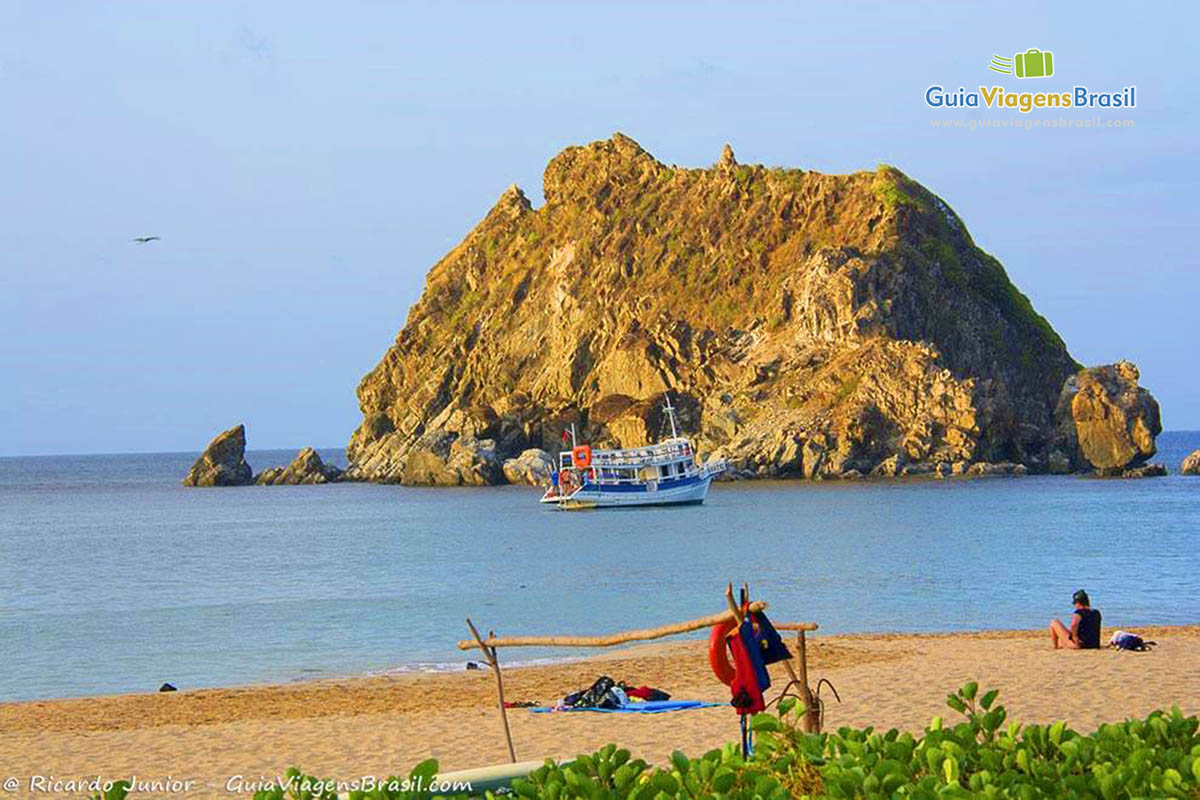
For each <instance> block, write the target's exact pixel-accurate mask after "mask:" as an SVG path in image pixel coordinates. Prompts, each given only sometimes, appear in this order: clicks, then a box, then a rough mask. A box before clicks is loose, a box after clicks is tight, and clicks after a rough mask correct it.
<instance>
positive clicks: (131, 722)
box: [0, 626, 1200, 797]
mask: <svg viewBox="0 0 1200 800" xmlns="http://www.w3.org/2000/svg"><path fill="white" fill-rule="evenodd" d="M1139 630H1140V631H1141V632H1142V633H1144V634H1145V635H1147V637H1148V638H1151V639H1155V640H1157V641H1158V643H1159V646H1158V647H1157V648H1156V649H1155V650H1154V651H1153V652H1151V653H1138V654H1131V653H1116V652H1113V651H1101V652H1094V651H1092V652H1078V651H1076V652H1070V651H1061V652H1054V651H1052V650H1050V649H1049V645H1048V643H1047V638H1046V636H1045V634H1044V633H1042V632H1040V631H995V632H983V633H955V634H940V635H897V634H888V635H859V636H821V635H811V636H810V640H809V641H810V645H809V662H810V675H811V678H812V680H813V681H814V682H815V681H816V680H817V679H819V678H828V679H829V680H830V681H831V682H832V683H833V685H834V686H836V688H837V690H838V692H839V693H840V694H841V698H842V702H841V703H837V702H833V699H832V696H831V695H830V693H829V692H828V690H826V691H824V693H823V694H824V696H825V698H826V699H827V700H828V701H829V705H828V706H827V710H826V727H827V728H831V727H837V726H839V725H866V724H872V725H875V726H876V727H879V728H890V727H899V728H903V729H908V730H913V731H919V730H921V729H922V728H923V727H924V726H925V725H926V724H927V723H928V721H929V719H930V718H931V717H932V716H934V715H938V714H946V713H948V709H946V708H945V705H944V698H945V695H946V693H947V691H949V690H951V689H953V688H956V687H957V686H959V685H960V684H962V683H964V682H966V681H968V680H972V679H975V680H978V681H980V682H981V684H983V685H984V686H987V687H996V688H999V689H1000V690H1001V696H1000V697H1001V702H1003V703H1004V704H1006V705H1007V706H1008V709H1009V712H1010V717H1011V718H1014V719H1018V720H1022V721H1027V722H1047V721H1051V720H1055V719H1060V718H1061V719H1066V720H1067V721H1068V722H1069V723H1070V724H1071V725H1072V726H1074V727H1077V728H1081V729H1089V728H1091V727H1093V726H1095V725H1096V724H1097V723H1099V722H1101V721H1105V720H1117V719H1123V718H1125V717H1128V716H1143V715H1145V714H1147V713H1148V712H1150V711H1152V710H1154V709H1155V708H1164V707H1165V708H1169V707H1170V706H1171V705H1172V704H1175V703H1178V704H1179V705H1180V706H1181V707H1182V708H1183V710H1184V712H1185V713H1189V714H1195V713H1197V712H1200V671H1198V670H1196V668H1195V666H1196V664H1197V663H1200V626H1198V627H1171V628H1143V629H1139ZM1107 633H1108V632H1107V631H1106V635H1107ZM467 657H472V656H470V655H468V656H467ZM464 660H465V659H464ZM602 674H604V675H609V676H612V677H613V678H614V679H616V680H621V681H626V682H628V683H633V684H649V685H652V686H656V687H660V688H663V689H665V690H667V691H669V692H670V693H671V694H672V695H673V696H674V697H675V698H678V699H697V700H712V701H718V702H725V701H727V700H728V695H727V693H726V690H725V688H724V687H723V686H722V685H720V684H719V683H717V682H716V680H715V679H714V678H713V677H712V675H711V673H710V672H709V669H708V665H707V660H706V656H705V643H704V642H701V641H694V640H688V641H683V642H673V643H662V644H652V645H644V646H640V647H635V648H631V649H625V650H621V651H617V652H609V653H605V654H603V655H601V656H598V657H594V658H589V659H586V660H580V661H574V662H570V663H559V664H552V665H542V666H530V667H523V668H513V669H509V670H506V671H505V678H506V681H505V682H506V690H507V694H508V697H509V699H511V700H518V701H519V700H533V701H539V702H543V703H548V702H552V701H553V700H555V699H556V698H558V697H561V696H562V695H563V694H566V693H568V692H570V691H572V690H575V689H578V688H582V687H585V686H587V685H588V684H590V683H591V682H592V681H593V680H594V679H595V678H596V677H597V676H599V675H602ZM774 677H775V679H776V681H777V684H779V685H782V682H783V678H782V671H779V674H778V675H775V676H774ZM770 696H771V695H770V694H769V695H768V697H770ZM510 718H511V721H512V728H513V737H514V740H515V742H516V748H517V756H518V758H520V759H522V760H525V759H540V758H543V757H551V756H558V757H561V756H570V755H573V754H575V753H579V752H583V751H587V750H591V749H594V748H596V747H599V746H601V745H603V744H605V743H607V742H610V741H616V742H618V743H620V744H621V745H623V746H625V747H629V748H630V749H632V750H633V751H634V752H635V754H637V755H640V756H641V757H644V758H646V759H647V760H651V761H655V760H663V759H665V758H666V757H667V756H668V755H669V754H670V752H671V751H672V750H674V749H677V748H678V749H682V750H684V751H685V752H689V753H693V754H696V753H701V752H703V751H705V750H707V749H709V748H711V747H714V746H717V745H720V744H722V743H723V742H726V741H731V740H733V739H734V738H736V735H737V723H736V717H735V715H734V714H733V712H732V710H731V709H729V708H728V707H721V708H709V709H701V710H688V711H680V712H674V713H669V714H661V715H636V714H600V713H590V712H589V713H555V714H545V715H539V714H532V713H530V712H528V711H525V710H522V709H514V710H512V711H510ZM431 756H432V757H435V758H437V759H439V761H440V762H441V764H442V767H443V768H444V769H446V770H454V769H463V768H468V767H473V766H482V765H486V764H492V763H499V762H502V761H504V760H505V759H506V753H505V746H504V740H503V736H502V733H501V728H500V722H499V719H498V715H497V712H496V708H495V694H494V681H493V677H492V675H491V674H490V673H489V672H487V671H466V670H464V671H463V672H461V673H452V674H428V673H421V674H401V675H395V676H387V677H372V678H353V679H345V680H324V681H315V682H309V683H295V684H286V685H277V686H253V687H242V688H229V689H203V690H194V691H181V692H178V693H174V694H156V693H155V694H137V695H118V696H109V697H96V698H81V699H69V700H53V701H40V702H25V703H8V704H0V764H3V766H4V772H5V773H6V774H5V777H7V776H9V775H12V776H16V777H17V779H18V781H19V782H20V788H19V789H18V790H17V792H15V794H16V796H23V795H29V794H37V792H31V791H30V788H31V784H30V783H29V780H30V777H31V776H53V779H55V780H63V779H66V780H69V779H73V778H80V777H92V776H96V775H101V776H103V777H105V778H120V777H128V776H130V775H136V776H138V779H139V780H162V779H166V778H168V777H170V778H171V779H173V780H175V781H180V782H183V783H184V784H185V785H186V786H187V787H188V791H185V792H183V794H187V795H189V796H196V797H210V796H228V795H229V794H230V793H231V790H232V791H233V793H236V791H237V790H238V789H245V788H248V787H250V786H251V784H252V783H253V782H255V781H259V780H264V779H270V778H272V777H273V776H275V775H277V774H279V773H281V772H282V771H283V770H285V769H286V768H287V767H289V766H292V765H296V766H300V767H302V768H303V769H304V770H305V771H307V772H309V773H310V774H316V775H319V776H322V777H336V778H339V779H347V780H349V779H353V778H357V777H359V776H362V775H387V774H396V773H399V772H402V771H405V770H406V769H407V768H408V767H410V766H411V765H413V764H415V763H416V762H418V761H420V760H422V759H425V758H428V757H431ZM238 776H240V778H239V777H238ZM231 781H232V782H231ZM188 782H191V783H188ZM176 788H178V786H177V787H176Z"/></svg>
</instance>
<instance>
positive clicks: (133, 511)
mask: <svg viewBox="0 0 1200 800" xmlns="http://www.w3.org/2000/svg"><path fill="white" fill-rule="evenodd" d="M1197 448H1200V432H1169V433H1164V434H1163V435H1162V436H1161V437H1160V438H1159V455H1158V457H1157V458H1156V459H1155V460H1156V461H1160V462H1162V463H1165V464H1167V465H1168V467H1169V469H1171V471H1172V472H1173V473H1174V472H1175V471H1176V470H1177V468H1178V465H1179V462H1180V461H1181V460H1182V458H1183V457H1184V456H1185V455H1186V454H1187V453H1188V452H1190V451H1191V450H1193V449H1197ZM292 455H293V453H292V452H291V451H259V452H251V453H249V454H248V455H247V458H248V460H249V461H250V463H251V464H253V465H254V466H255V467H256V468H262V467H264V466H267V465H270V464H282V463H287V461H288V460H290V458H291V456H292ZM322 456H323V457H325V458H326V459H327V460H331V461H333V462H334V463H342V464H344V454H343V453H342V452H341V451H338V450H327V451H322ZM194 458H195V454H194V453H170V454H153V455H104V456H54V457H30V458H3V459H0V652H3V654H4V668H3V669H2V670H0V700H27V699H34V698H52V697H68V696H81V695H94V694H104V693H113V692H141V691H153V690H155V689H157V688H158V686H159V685H160V684H161V683H162V682H164V681H169V682H171V683H173V684H175V685H176V686H178V687H180V688H181V689H191V688H197V687H210V686H227V685H237V684H250V683H264V682H287V681H294V680H302V679H308V678H320V677H331V676H348V675H363V674H371V673H380V672H387V671H392V670H412V669H462V668H463V664H464V663H465V662H466V661H467V660H472V659H477V658H478V653H477V652H467V653H463V652H460V651H458V650H457V649H456V647H455V643H456V642H457V641H458V640H459V639H462V638H466V637H467V636H468V635H469V634H468V631H467V628H466V625H465V623H464V619H465V618H466V617H468V616H470V617H471V618H472V619H473V620H475V621H476V623H477V625H478V626H479V627H480V628H481V629H482V630H484V631H486V630H488V629H495V630H496V632H497V633H498V634H552V633H589V634H590V633H596V634H599V633H606V632H612V631H616V630H621V629H626V628H634V627H648V626H654V625H660V624H665V623H668V622H674V621H678V620H683V619H688V618H692V617H696V616H702V615H705V614H710V613H714V612H717V611H720V610H722V608H723V607H724V605H723V602H724V601H723V599H722V596H721V593H722V591H723V589H724V586H725V584H726V582H727V581H733V582H734V583H735V584H740V583H741V582H742V581H748V582H749V583H750V585H751V591H752V594H753V595H754V597H755V598H758V599H765V600H767V601H769V602H770V603H771V607H772V609H773V610H772V616H773V617H774V618H775V619H777V620H790V621H804V620H812V621H816V622H818V623H820V625H821V631H822V632H830V633H844V632H867V631H953V630H967V629H984V628H1029V627H1034V628H1037V627H1042V626H1044V625H1046V624H1047V623H1048V621H1049V619H1050V618H1051V617H1053V616H1058V617H1060V618H1064V619H1065V618H1066V617H1068V616H1069V614H1070V611H1071V608H1070V597H1071V593H1072V592H1073V591H1074V590H1075V589H1077V588H1080V587H1085V588H1086V589H1087V590H1088V591H1089V592H1090V593H1091V595H1092V598H1093V602H1094V604H1095V605H1096V606H1097V607H1099V608H1100V609H1101V610H1102V611H1103V613H1104V620H1105V623H1106V624H1110V625H1119V626H1122V627H1136V626H1138V625H1144V624H1176V623H1197V622H1200V601H1197V599H1196V598H1197V597H1200V591H1198V590H1200V547H1198V546H1197V539H1196V535H1197V531H1198V530H1200V478H1197V477H1184V476H1179V475H1175V474H1172V475H1171V476H1170V477H1166V478H1155V479H1145V480H1099V479H1094V478H1080V477H1051V476H1037V477H1024V478H988V479H974V480H964V479H956V480H946V481H937V480H928V479H926V480H908V481H897V482H861V483H805V482H796V481H793V482H741V483H722V484H716V485H714V486H713V489H712V491H711V493H710V495H709V499H708V502H707V503H706V504H705V505H703V506H698V507H697V506H693V507H678V508H662V509H628V510H613V511H591V512H581V513H562V512H557V511H554V510H552V509H547V508H545V507H542V506H539V505H538V503H537V502H536V501H537V499H538V497H539V494H540V490H538V489H534V488H529V487H497V488H485V489H477V488H470V489H468V488H463V489H458V488H438V489H426V488H406V487H398V486H375V485H365V484H337V485H331V486H302V487H244V488H226V489H185V488H184V487H182V486H181V485H180V483H179V481H180V479H181V478H182V477H183V475H184V474H185V473H186V471H187V469H188V467H189V466H190V465H191V462H192V460H193V459H194ZM580 654H581V652H580V651H568V650H553V651H546V650H531V651H529V652H522V651H503V652H502V654H501V657H502V658H504V659H507V660H510V661H511V660H514V659H515V660H521V661H529V660H537V659H543V658H561V657H567V656H575V655H580Z"/></svg>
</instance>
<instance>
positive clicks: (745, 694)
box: [727, 632, 767, 716]
mask: <svg viewBox="0 0 1200 800" xmlns="http://www.w3.org/2000/svg"><path fill="white" fill-rule="evenodd" d="M727 642H728V644H729V652H730V654H732V655H733V668H734V671H735V673H736V674H735V675H734V676H733V682H732V683H730V684H729V690H730V691H731V692H732V693H733V699H732V700H731V701H730V705H732V706H733V707H734V708H735V709H737V713H739V714H741V715H743V716H745V715H746V714H757V713H758V712H760V711H762V710H764V709H765V708H766V707H767V706H766V703H764V702H763V694H762V687H760V686H759V685H758V676H757V674H756V671H755V669H754V662H753V661H752V660H751V657H750V652H749V651H748V650H747V649H746V643H745V642H744V641H743V640H742V636H741V634H740V632H739V633H735V634H734V635H733V636H730V637H729V639H728V640H727Z"/></svg>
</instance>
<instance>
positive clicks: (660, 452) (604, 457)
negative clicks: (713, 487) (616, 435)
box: [541, 398, 725, 510]
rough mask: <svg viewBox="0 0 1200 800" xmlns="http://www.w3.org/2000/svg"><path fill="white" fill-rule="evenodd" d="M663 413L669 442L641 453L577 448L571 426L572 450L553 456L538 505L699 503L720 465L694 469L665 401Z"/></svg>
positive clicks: (717, 462)
mask: <svg viewBox="0 0 1200 800" xmlns="http://www.w3.org/2000/svg"><path fill="white" fill-rule="evenodd" d="M664 409H665V410H666V412H667V417H668V419H670V421H671V438H670V439H667V440H666V441H662V442H659V443H658V444H652V445H647V446H645V447H630V448H625V449H620V450H593V449H592V448H591V446H590V445H587V444H579V443H578V442H576V440H575V427H574V426H571V431H570V439H571V445H572V447H571V449H570V450H563V451H561V452H560V453H559V454H558V471H557V472H555V473H554V475H553V480H552V481H551V486H550V488H549V489H547V490H546V493H545V494H544V495H542V500H541V502H543V503H551V504H554V505H556V506H557V507H558V508H560V509H563V510H576V509H587V508H614V507H618V506H668V505H682V504H697V503H703V502H704V498H705V497H707V496H708V487H709V485H710V484H711V483H712V481H713V478H715V477H716V476H717V475H720V474H721V473H722V472H724V471H725V462H724V460H715V461H709V462H707V463H705V464H700V463H698V461H697V458H696V449H695V448H694V447H692V443H691V442H690V441H688V440H687V439H686V438H685V437H682V436H680V435H679V431H678V429H677V427H676V424H675V409H674V407H673V406H672V405H671V401H670V398H668V399H667V403H666V405H665V406H664ZM564 436H565V435H564Z"/></svg>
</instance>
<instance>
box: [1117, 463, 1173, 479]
mask: <svg viewBox="0 0 1200 800" xmlns="http://www.w3.org/2000/svg"><path fill="white" fill-rule="evenodd" d="M1166 474H1167V468H1166V467H1165V466H1163V465H1162V464H1143V465H1142V466H1140V467H1130V468H1129V469H1125V470H1121V474H1120V477H1122V478H1162V477H1164V476H1165V475H1166Z"/></svg>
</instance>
